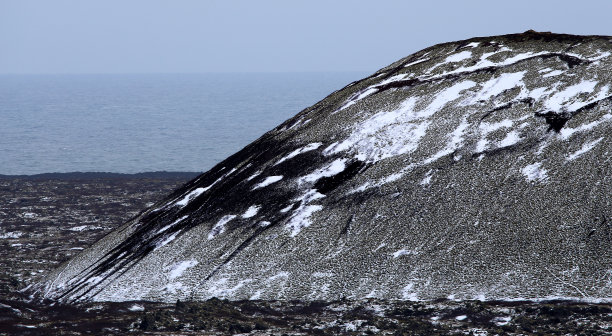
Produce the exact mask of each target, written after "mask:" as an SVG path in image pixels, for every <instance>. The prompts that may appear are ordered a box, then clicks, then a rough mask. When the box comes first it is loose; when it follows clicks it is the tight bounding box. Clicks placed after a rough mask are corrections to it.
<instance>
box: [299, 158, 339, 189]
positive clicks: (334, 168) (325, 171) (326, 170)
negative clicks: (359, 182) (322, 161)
mask: <svg viewBox="0 0 612 336" xmlns="http://www.w3.org/2000/svg"><path fill="white" fill-rule="evenodd" d="M346 161H347V159H337V160H334V161H332V162H331V163H330V164H328V165H327V166H325V167H323V168H321V169H317V170H315V171H314V172H312V173H310V174H308V175H306V176H304V177H301V178H299V179H298V180H297V182H298V185H301V184H302V183H314V182H316V181H318V180H319V179H321V178H323V177H330V176H334V175H337V174H339V173H341V172H342V171H343V170H344V169H345V168H346Z"/></svg>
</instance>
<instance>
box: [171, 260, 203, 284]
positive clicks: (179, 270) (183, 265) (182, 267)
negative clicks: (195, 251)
mask: <svg viewBox="0 0 612 336" xmlns="http://www.w3.org/2000/svg"><path fill="white" fill-rule="evenodd" d="M197 264H198V262H197V261H196V260H195V259H192V260H187V261H183V262H180V263H178V264H176V265H175V266H174V267H173V268H172V269H171V270H170V275H169V278H170V279H176V278H178V277H180V276H181V275H183V273H184V272H185V271H186V270H187V269H189V268H191V267H193V266H195V265H197Z"/></svg>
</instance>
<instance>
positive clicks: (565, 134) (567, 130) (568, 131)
mask: <svg viewBox="0 0 612 336" xmlns="http://www.w3.org/2000/svg"><path fill="white" fill-rule="evenodd" d="M609 120H612V114H609V113H608V114H606V115H604V116H603V117H601V118H600V119H599V120H595V121H592V122H590V123H588V124H583V125H580V126H578V127H574V128H572V127H567V126H566V127H563V128H562V129H561V132H559V135H560V137H561V139H563V140H567V139H569V138H570V137H572V135H574V133H579V132H585V131H589V130H591V129H593V128H595V127H597V126H599V125H600V124H602V123H604V122H606V121H609Z"/></svg>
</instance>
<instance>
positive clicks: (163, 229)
mask: <svg viewBox="0 0 612 336" xmlns="http://www.w3.org/2000/svg"><path fill="white" fill-rule="evenodd" d="M187 217H189V216H183V217H181V218H179V219H177V220H175V221H174V222H172V223H170V224H168V225H166V226H164V227H163V228H161V229H159V231H157V232H156V234H159V233H162V232H164V231H166V230H168V229H169V228H171V227H172V226H174V225H175V224H177V223H179V222H181V221H183V220H184V219H185V218H187Z"/></svg>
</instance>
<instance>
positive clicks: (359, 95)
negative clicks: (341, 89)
mask: <svg viewBox="0 0 612 336" xmlns="http://www.w3.org/2000/svg"><path fill="white" fill-rule="evenodd" d="M376 92H378V89H377V88H375V87H369V88H367V89H366V90H364V91H362V92H359V93H357V94H356V95H354V96H353V97H351V98H349V101H348V102H347V103H346V104H344V105H342V107H340V109H338V111H342V110H344V109H346V108H348V107H349V106H352V105H354V104H357V102H358V101H360V100H362V99H363V98H366V97H367V96H369V95H371V94H374V93H376Z"/></svg>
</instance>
